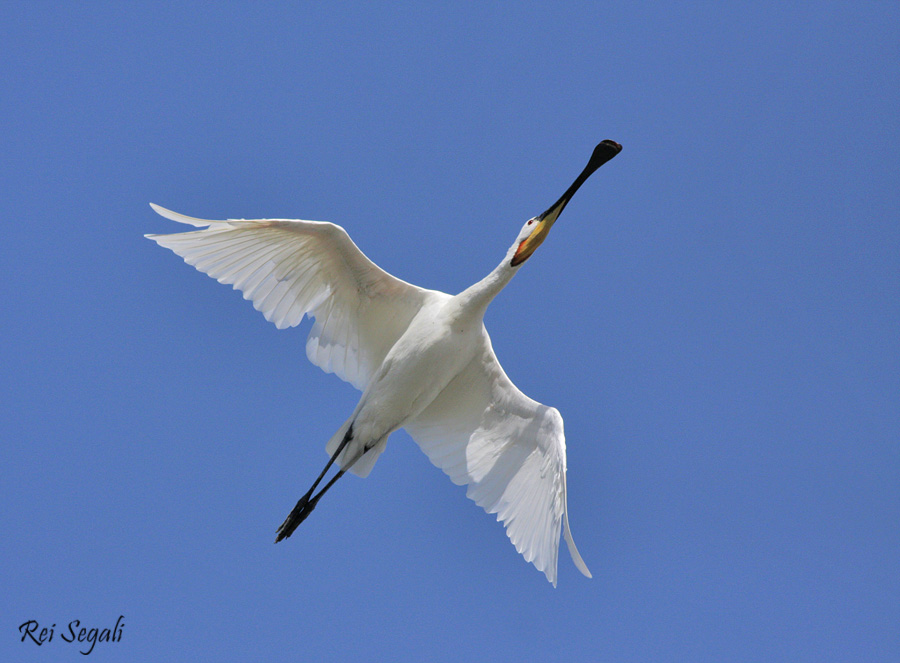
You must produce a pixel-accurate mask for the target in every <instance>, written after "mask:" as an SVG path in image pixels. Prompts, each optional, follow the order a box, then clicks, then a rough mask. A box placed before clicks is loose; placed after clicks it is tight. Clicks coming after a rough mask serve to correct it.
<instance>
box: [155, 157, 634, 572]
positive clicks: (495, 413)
mask: <svg viewBox="0 0 900 663" xmlns="http://www.w3.org/2000/svg"><path fill="white" fill-rule="evenodd" d="M621 149H622V148H621V146H620V145H619V144H618V143H615V142H613V141H610V140H605V141H603V142H601V143H600V144H599V145H597V147H596V148H595V149H594V152H593V154H592V155H591V159H590V161H589V162H588V165H587V166H586V167H585V168H584V170H583V171H582V172H581V174H580V175H579V176H578V178H576V180H575V181H574V182H573V183H572V185H571V186H570V187H569V189H568V190H567V191H566V192H565V193H564V194H563V195H562V196H561V197H560V198H559V200H557V201H556V202H555V203H554V204H553V205H552V206H551V207H550V208H549V209H548V210H547V211H546V212H544V213H543V214H541V215H539V216H536V217H533V218H531V219H529V220H528V221H527V222H526V223H525V224H524V225H523V226H522V229H521V230H520V231H519V234H518V236H517V237H516V241H515V242H514V243H513V245H512V246H511V247H510V248H509V250H508V251H507V253H506V256H504V258H503V261H502V262H501V263H500V264H499V265H498V266H497V267H496V268H495V269H494V270H493V271H492V272H491V273H490V274H488V275H487V276H486V277H485V278H484V279H482V280H481V281H479V282H478V283H476V284H475V285H473V286H471V287H470V288H467V289H466V290H464V291H463V292H461V293H459V294H458V295H455V296H451V295H448V294H446V293H443V292H438V291H435V290H426V289H423V288H419V287H417V286H414V285H412V284H409V283H406V282H405V281H402V280H400V279H398V278H396V277H394V276H391V275H390V274H388V273H387V272H385V271H384V270H383V269H381V268H380V267H378V265H376V264H375V263H373V262H372V261H371V260H369V259H368V258H367V257H366V256H365V255H364V254H363V253H362V251H360V250H359V249H358V248H357V246H356V245H355V244H354V243H353V241H352V240H351V239H350V237H349V235H347V233H346V231H345V230H344V229H343V228H341V227H340V226H337V225H335V224H333V223H325V222H319V221H299V220H288V219H259V220H244V219H240V220H227V221H207V220H204V219H195V218H193V217H189V216H184V215H182V214H177V213H175V212H171V211H169V210H167V209H164V208H162V207H160V206H158V205H153V204H152V203H151V206H152V207H153V209H154V210H155V211H156V212H157V213H159V214H160V215H162V216H164V217H166V218H167V219H171V220H172V221H178V222H179V223H185V224H188V225H192V226H196V227H198V228H202V230H195V231H191V232H183V233H176V234H171V235H147V237H148V238H149V239H152V240H154V241H155V242H157V243H158V244H159V245H160V246H164V247H166V248H168V249H171V250H172V251H174V252H175V253H177V254H178V255H179V256H181V257H182V258H184V260H185V262H187V263H188V264H190V265H193V266H194V267H196V268H197V269H198V270H200V271H201V272H204V273H206V274H209V276H211V277H213V278H214V279H216V280H218V281H219V283H227V284H230V285H232V286H233V287H234V288H235V289H237V290H241V291H242V292H243V293H244V298H245V299H249V300H251V301H252V302H253V306H254V307H255V308H256V309H257V310H258V311H260V312H262V314H263V315H265V317H266V319H267V320H269V321H271V322H273V323H275V325H276V326H277V327H278V328H279V329H283V328H285V327H293V326H295V325H297V324H299V323H300V321H301V320H302V319H303V316H304V315H308V316H310V317H311V318H314V319H315V324H314V325H313V328H312V330H311V331H310V334H309V338H308V339H307V342H306V354H307V357H309V360H310V361H311V362H312V363H314V364H315V365H316V366H319V367H320V368H322V369H323V370H324V371H326V372H327V373H334V374H336V375H337V376H338V377H340V378H341V379H342V380H346V381H347V382H349V383H350V384H352V385H353V386H354V387H356V388H357V389H359V390H360V391H362V392H363V393H362V396H361V397H360V399H359V402H358V403H357V405H356V408H355V409H354V410H353V413H352V414H351V415H350V417H348V418H347V420H346V421H345V422H344V424H343V425H342V426H341V427H340V428H339V429H338V430H337V432H336V433H335V434H334V436H333V437H332V438H331V440H329V442H328V444H327V445H326V450H327V451H328V453H329V455H330V460H329V462H328V464H327V465H326V466H325V469H324V470H322V472H321V474H320V475H319V477H318V478H317V479H316V481H315V482H314V483H313V485H312V487H311V488H310V489H309V491H308V492H307V493H306V494H305V495H304V496H303V497H302V498H300V501H299V502H297V505H296V506H295V507H294V509H293V510H292V511H291V513H290V514H289V515H288V517H287V519H286V520H285V521H284V523H282V525H281V527H279V528H278V536H277V538H276V542H277V541H281V540H282V539H284V538H287V537H289V536H290V535H291V534H292V533H293V532H294V530H295V529H296V528H297V526H298V525H299V524H300V523H301V522H303V520H305V519H306V517H307V516H308V515H309V513H310V512H311V511H312V510H313V509H314V508H315V506H316V504H317V503H318V501H319V499H320V498H321V497H322V495H323V494H324V493H325V492H326V491H327V490H328V489H329V488H330V487H331V486H332V485H333V484H334V483H335V482H336V481H337V480H338V479H339V478H340V477H341V476H343V474H344V473H345V472H346V471H348V470H349V471H351V472H353V473H355V474H357V475H359V476H363V477H365V476H367V475H368V473H369V472H370V471H371V470H372V467H373V465H374V464H375V461H376V460H377V458H378V456H379V454H381V452H382V451H383V450H384V448H385V445H386V444H387V439H388V437H389V436H390V434H391V433H393V432H394V431H395V430H397V429H398V428H404V429H406V431H407V432H408V433H409V434H410V435H411V436H412V437H413V439H414V440H415V441H416V442H417V443H418V444H419V446H420V447H421V448H422V450H423V451H424V452H425V454H426V455H427V456H428V458H429V459H430V460H431V462H432V463H434V464H435V465H437V466H438V467H439V468H441V469H442V470H443V471H444V472H445V473H446V474H447V475H448V476H449V477H450V479H451V480H452V481H453V482H454V483H456V484H459V485H462V484H466V485H468V489H467V492H466V494H467V495H468V497H470V498H471V499H472V500H474V501H475V502H476V503H477V504H478V505H479V506H481V507H483V508H484V509H485V511H487V512H488V513H496V514H497V518H498V520H500V521H502V522H503V524H504V525H505V527H506V533H507V535H508V536H509V538H510V540H511V541H512V543H513V545H515V547H516V550H518V551H519V552H520V553H521V554H522V555H523V556H524V557H525V559H526V560H527V561H529V562H531V563H533V564H534V565H535V567H537V568H538V570H540V571H542V572H543V573H544V574H545V575H546V576H547V579H548V580H549V581H550V582H552V583H553V585H554V586H555V585H556V569H557V553H558V551H559V534H560V526H562V530H563V534H564V536H565V539H566V544H567V545H568V548H569V552H570V554H571V555H572V559H573V560H574V562H575V565H576V566H577V567H578V569H579V570H580V571H581V572H582V573H583V574H584V575H586V576H588V577H590V575H591V574H590V572H589V571H588V568H587V566H586V565H585V563H584V561H583V560H582V559H581V555H579V554H578V550H577V549H576V548H575V542H574V541H573V539H572V534H571V532H570V530H569V521H568V514H567V507H566V447H565V436H564V434H563V422H562V417H561V416H560V414H559V412H558V411H557V410H556V409H555V408H552V407H548V406H546V405H541V404H540V403H538V402H536V401H533V400H532V399H530V398H528V397H527V396H526V395H525V394H523V393H522V392H521V391H519V390H518V389H517V388H516V386H515V385H514V384H513V383H512V382H511V381H510V379H509V378H508V377H507V376H506V373H504V372H503V369H502V368H501V367H500V363H499V362H498V361H497V357H496V356H495V355H494V351H493V349H492V348H491V341H490V337H489V336H488V333H487V330H486V329H485V328H484V323H483V319H484V313H485V311H486V309H487V306H488V304H490V302H491V300H493V298H494V297H495V296H496V295H497V294H498V293H499V292H500V290H502V289H503V287H504V286H505V285H506V284H507V283H508V282H509V281H510V279H511V278H512V277H513V276H514V275H515V273H516V272H517V271H518V269H519V268H520V266H521V265H522V264H523V263H524V262H525V260H527V259H528V258H529V257H530V256H531V255H532V254H533V253H534V251H535V249H537V247H538V246H539V245H540V244H541V242H543V241H544V238H545V237H546V236H547V233H548V232H549V230H550V227H551V226H552V225H553V224H554V223H555V222H556V219H557V218H558V217H559V214H560V213H561V212H562V210H563V208H564V207H565V206H566V204H567V203H568V202H569V200H570V199H571V197H572V196H573V195H574V193H575V191H576V190H577V189H578V188H579V187H580V186H581V185H582V184H583V183H584V181H585V180H586V179H587V178H588V177H589V176H590V175H591V173H593V172H594V171H595V170H596V169H597V168H599V167H600V166H602V165H603V164H604V163H606V162H607V161H609V160H610V159H612V158H613V157H614V156H615V155H616V154H618V153H619V151H620V150H621ZM334 462H337V463H338V466H339V467H340V469H339V470H338V472H337V473H336V474H335V475H334V476H333V477H332V478H331V479H330V480H329V481H328V482H327V483H326V484H325V486H324V487H323V488H322V489H321V490H319V492H318V493H315V489H316V488H317V487H318V485H319V483H320V482H321V480H322V479H323V478H324V476H325V475H326V474H327V472H328V469H329V468H330V467H331V465H332V464H333V463H334Z"/></svg>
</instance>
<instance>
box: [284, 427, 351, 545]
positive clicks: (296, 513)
mask: <svg viewBox="0 0 900 663" xmlns="http://www.w3.org/2000/svg"><path fill="white" fill-rule="evenodd" d="M352 438H353V425H352V424H351V425H350V427H349V428H348V429H347V432H346V434H345V435H344V439H343V440H341V443H340V445H338V448H337V449H336V450H335V452H334V453H333V454H331V458H329V459H328V463H327V464H326V465H325V469H323V470H322V471H321V472H320V473H319V476H318V477H317V478H316V480H315V481H314V482H313V485H312V486H310V488H309V490H308V491H306V494H305V495H304V496H303V497H301V498H300V499H299V500H298V501H297V504H296V506H295V507H294V508H293V509H291V512H290V513H289V514H288V517H287V518H285V520H284V522H283V523H281V526H280V527H279V528H278V531H277V532H276V534H277V536H276V537H275V543H278V542H279V541H281V540H282V539H286V538H288V537H289V536H290V535H291V534H293V533H294V530H295V529H297V526H298V525H299V524H300V523H302V522H303V521H304V520H306V517H307V516H308V515H309V514H310V513H312V510H313V509H315V508H316V504H318V503H319V500H320V499H321V497H322V495H324V494H325V492H326V491H327V490H328V489H329V488H331V487H332V486H333V485H334V483H335V482H336V481H337V480H338V479H340V478H341V477H342V476H344V473H345V472H346V471H347V470H348V469H350V467H351V466H352V465H353V463H355V462H356V461H357V460H359V458H360V456H357V457H356V458H354V459H353V461H352V462H351V463H350V464H349V465H347V467H345V468H344V469H342V470H340V471H339V472H338V473H337V474H335V475H334V476H333V477H332V478H331V480H330V481H329V482H328V483H327V484H325V487H324V488H322V490H320V491H319V492H318V493H317V494H316V495H315V496H313V491H314V490H315V489H316V486H318V485H319V482H321V481H322V478H323V477H324V476H325V474H326V473H327V472H328V470H329V469H330V468H331V466H332V465H333V464H334V461H335V460H337V457H338V456H340V455H341V452H342V451H343V450H344V447H346V446H347V444H348V443H349V442H350V440H351V439H352Z"/></svg>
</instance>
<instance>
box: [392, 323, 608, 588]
mask: <svg viewBox="0 0 900 663" xmlns="http://www.w3.org/2000/svg"><path fill="white" fill-rule="evenodd" d="M485 340H486V345H485V350H484V352H483V353H482V354H478V355H476V357H475V358H474V359H473V360H472V362H470V363H469V364H468V365H467V366H466V368H464V369H463V371H462V372H460V374H459V375H458V376H456V378H454V379H453V381H451V382H450V384H449V385H448V386H447V387H446V388H445V389H444V391H443V392H441V394H440V395H439V396H438V397H437V398H436V399H435V400H434V401H433V402H432V403H431V404H430V405H429V406H428V407H427V408H425V410H424V411H423V412H422V413H421V414H419V415H418V416H417V417H415V418H414V419H413V420H412V421H409V422H407V423H406V424H405V425H404V428H406V430H407V432H409V434H410V435H411V436H412V437H413V439H414V440H415V441H416V442H417V443H418V444H419V446H420V447H421V448H422V450H423V451H424V452H425V454H426V455H427V456H428V458H429V459H430V460H431V462H432V463H434V464H435V465H437V466H438V467H439V468H441V469H442V470H443V471H444V472H445V473H446V474H447V475H448V476H449V477H450V479H451V480H452V481H453V482H454V483H456V484H457V485H463V484H467V485H468V488H467V491H466V495H467V496H468V497H469V498H470V499H472V500H474V501H475V503H476V504H478V505H479V506H481V507H482V508H484V510H485V511H487V512H488V513H496V514H497V519H498V520H500V521H502V522H503V524H504V525H505V527H506V534H507V536H508V537H509V539H510V541H512V543H513V545H514V546H515V547H516V550H517V551H518V552H519V553H521V554H522V555H523V556H524V558H525V560H526V561H528V562H531V563H532V564H534V565H535V567H537V569H538V570H539V571H542V572H543V573H544V574H545V575H546V576H547V579H548V580H549V581H550V582H552V583H553V585H554V586H556V578H557V558H558V552H559V536H560V525H561V524H563V525H564V532H565V538H566V544H567V545H568V547H569V552H570V554H571V555H572V559H573V561H574V562H575V565H576V566H577V567H578V569H579V571H581V572H582V573H583V574H584V575H586V576H588V577H590V576H591V574H590V571H588V568H587V566H586V565H585V563H584V561H583V560H582V558H581V555H580V554H579V553H578V549H577V548H576V547H575V542H574V540H572V535H571V532H570V531H569V523H568V514H567V506H566V442H565V435H564V433H563V421H562V417H561V416H560V414H559V412H558V411H557V410H556V409H555V408H552V407H548V406H546V405H542V404H540V403H538V402H536V401H534V400H532V399H530V398H528V397H527V396H526V395H525V394H523V393H522V392H521V391H519V390H518V389H517V388H516V386H515V385H514V384H513V383H512V381H510V379H509V378H508V377H507V375H506V373H505V372H504V371H503V369H502V368H501V366H500V363H499V362H498V361H497V358H496V356H495V355H494V351H493V349H492V348H491V344H490V339H489V338H488V337H487V332H485Z"/></svg>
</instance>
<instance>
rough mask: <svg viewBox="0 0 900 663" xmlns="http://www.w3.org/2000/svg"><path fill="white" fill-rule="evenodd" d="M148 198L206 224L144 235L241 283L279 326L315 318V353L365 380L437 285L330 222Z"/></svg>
mask: <svg viewBox="0 0 900 663" xmlns="http://www.w3.org/2000/svg"><path fill="white" fill-rule="evenodd" d="M151 207H153V209H154V210H155V211H156V212H157V213H159V214H160V215H161V216H164V217H166V218H167V219H171V220H173V221H178V222H179V223H186V224H189V225H192V226H195V227H197V228H201V230H194V231H190V232H184V233H175V234H171V235H147V237H148V238H149V239H152V240H153V241H155V242H156V243H157V244H159V245H160V246H164V247H166V248H168V249H171V250H172V251H174V252H175V253H176V254H178V255H179V256H181V257H182V258H184V260H185V262H187V263H188V264H189V265H193V266H194V267H196V268H197V269H198V270H200V271H201V272H204V273H206V274H209V276H211V277H212V278H214V279H216V280H217V281H219V283H227V284H230V285H232V286H233V287H234V289H235V290H240V291H242V292H243V294H244V298H245V299H249V300H251V301H252V302H253V306H254V307H255V308H256V309H257V310H258V311H260V312H261V313H262V314H263V315H264V316H265V317H266V320H269V321H271V322H273V323H274V324H275V325H276V326H277V327H278V328H279V329H283V328H285V327H294V326H296V325H298V324H300V321H301V320H302V319H303V316H304V315H309V316H310V317H312V318H314V319H315V324H314V325H313V327H312V330H311V331H310V334H309V338H308V339H307V343H306V354H307V356H308V357H309V359H310V361H311V362H312V363H313V364H315V365H316V366H319V367H320V368H322V369H323V370H324V371H326V372H328V373H335V374H337V376H338V377H340V378H341V379H342V380H346V381H347V382H350V383H351V384H352V385H353V386H355V387H356V388H357V389H360V390H362V389H364V388H365V386H366V384H368V382H369V379H370V378H371V376H372V373H373V372H374V371H375V370H376V369H377V368H378V367H379V366H380V365H381V362H382V360H383V359H384V357H385V355H386V354H387V352H388V350H390V349H391V347H393V345H394V343H396V341H397V339H399V338H400V336H401V335H402V334H403V332H404V331H405V330H406V328H407V327H408V326H409V323H410V322H411V321H412V319H413V317H414V316H415V315H416V313H418V311H419V309H420V308H421V307H422V306H423V304H424V303H425V302H426V301H427V300H428V299H429V297H432V296H435V295H437V293H435V292H434V291H431V290H425V289H423V288H419V287H416V286H414V285H411V284H409V283H406V282H405V281H401V280H400V279H398V278H396V277H394V276H391V275H390V274H388V273H387V272H385V271H384V270H383V269H381V268H380V267H378V266H377V265H376V264H375V263H373V262H372V261H371V260H369V259H368V258H367V257H366V256H365V255H364V254H363V253H362V251H360V250H359V248H357V246H356V245H355V244H354V243H353V241H352V240H351V239H350V237H349V235H347V233H346V231H345V230H344V229H343V228H341V227H340V226H337V225H335V224H333V223H326V222H321V221H295V220H288V219H258V220H244V219H230V220H227V221H208V220H205V219H196V218H194V217H189V216H185V215H183V214H178V213H176V212H172V211H171V210H167V209H165V208H163V207H160V206H158V205H153V204H151Z"/></svg>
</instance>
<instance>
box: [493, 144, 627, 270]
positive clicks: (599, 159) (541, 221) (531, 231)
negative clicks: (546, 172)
mask: <svg viewBox="0 0 900 663" xmlns="http://www.w3.org/2000/svg"><path fill="white" fill-rule="evenodd" d="M621 151H622V146H621V145H619V144H618V143H617V142H615V141H612V140H604V141H603V142H601V143H600V144H599V145H597V147H595V148H594V152H593V154H591V159H590V161H588V164H587V166H585V167H584V170H582V171H581V174H580V175H579V176H578V177H577V178H575V181H574V182H572V186H570V187H569V188H568V189H567V190H566V192H565V193H564V194H563V195H562V196H560V198H559V200H557V201H556V202H555V203H553V205H551V206H550V207H549V208H548V209H547V211H546V212H544V213H543V214H541V215H539V216H536V217H534V218H531V219H528V221H526V222H525V225H523V226H522V230H520V231H519V236H518V237H517V238H516V247H517V248H516V250H515V253H514V254H513V257H512V261H511V262H510V266H512V267H516V266H518V265H521V264H522V263H523V262H525V261H526V260H528V258H530V257H531V254H532V253H534V252H535V250H537V247H539V246H540V245H541V243H542V242H543V241H544V240H545V239H546V238H547V234H548V233H549V232H550V228H551V227H552V226H553V224H554V223H556V219H558V218H559V215H560V213H562V211H563V209H564V208H565V206H566V205H567V204H568V202H569V200H571V198H572V196H574V195H575V192H576V191H578V187H580V186H581V185H582V184H584V182H585V180H587V178H588V177H590V176H591V173H593V172H594V171H595V170H597V169H598V168H599V167H600V166H602V165H603V164H605V163H606V162H607V161H609V160H610V159H612V158H613V157H614V156H616V155H617V154H618V153H619V152H621Z"/></svg>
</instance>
